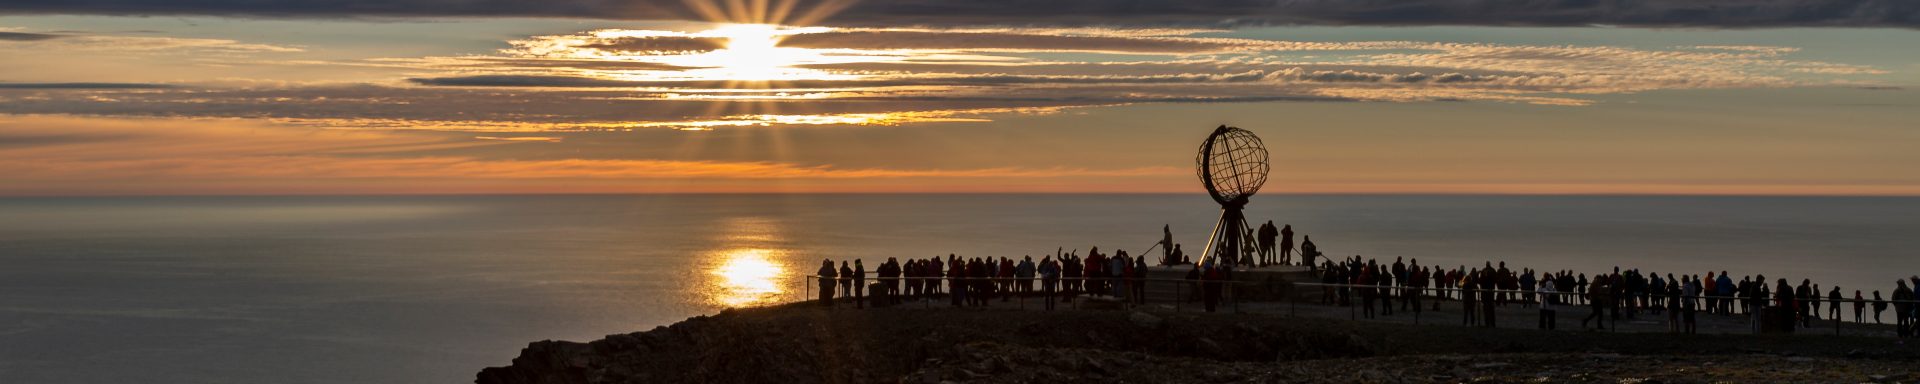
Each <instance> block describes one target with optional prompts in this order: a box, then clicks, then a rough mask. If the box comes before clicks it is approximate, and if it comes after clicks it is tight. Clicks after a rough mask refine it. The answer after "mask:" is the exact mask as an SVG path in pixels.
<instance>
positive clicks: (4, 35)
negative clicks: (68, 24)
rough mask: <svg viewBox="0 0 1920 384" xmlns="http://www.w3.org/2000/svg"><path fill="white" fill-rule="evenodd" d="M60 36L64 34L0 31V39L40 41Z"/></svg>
mask: <svg viewBox="0 0 1920 384" xmlns="http://www.w3.org/2000/svg"><path fill="white" fill-rule="evenodd" d="M62 37H66V35H51V34H45V33H30V32H7V31H0V41H41V40H53V39H58V38H62Z"/></svg>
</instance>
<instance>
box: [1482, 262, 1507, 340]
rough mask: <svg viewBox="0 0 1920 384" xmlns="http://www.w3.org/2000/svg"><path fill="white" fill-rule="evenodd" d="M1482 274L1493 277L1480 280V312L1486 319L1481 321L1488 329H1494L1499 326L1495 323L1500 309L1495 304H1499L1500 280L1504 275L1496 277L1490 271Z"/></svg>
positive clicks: (1484, 271)
mask: <svg viewBox="0 0 1920 384" xmlns="http://www.w3.org/2000/svg"><path fill="white" fill-rule="evenodd" d="M1503 268H1504V267H1503ZM1480 273H1483V274H1487V275H1491V276H1482V278H1481V279H1480V312H1481V313H1483V316H1484V317H1485V318H1484V319H1481V321H1482V322H1485V323H1486V324H1485V326H1486V327H1487V328H1494V327H1497V326H1498V323H1497V322H1495V321H1494V320H1495V318H1494V315H1497V314H1498V313H1497V312H1496V311H1498V310H1499V309H1500V308H1499V307H1498V306H1496V305H1494V304H1496V303H1498V301H1497V300H1498V299H1497V298H1498V293H1499V292H1498V289H1499V284H1500V280H1499V279H1500V277H1501V276H1502V275H1504V274H1502V275H1494V273H1495V272H1494V271H1489V270H1481V271H1480Z"/></svg>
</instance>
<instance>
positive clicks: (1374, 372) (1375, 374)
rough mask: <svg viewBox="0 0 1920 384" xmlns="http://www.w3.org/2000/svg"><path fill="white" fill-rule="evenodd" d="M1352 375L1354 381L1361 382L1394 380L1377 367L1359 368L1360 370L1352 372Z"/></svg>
mask: <svg viewBox="0 0 1920 384" xmlns="http://www.w3.org/2000/svg"><path fill="white" fill-rule="evenodd" d="M1353 376H1354V377H1353V378H1354V379H1355V380H1354V381H1356V382H1361V383H1386V382H1392V381H1394V380H1393V376H1392V375H1388V374H1387V373H1386V372H1381V371H1380V370H1378V369H1363V370H1360V372H1356V373H1354V375H1353Z"/></svg>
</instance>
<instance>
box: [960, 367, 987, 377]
mask: <svg viewBox="0 0 1920 384" xmlns="http://www.w3.org/2000/svg"><path fill="white" fill-rule="evenodd" d="M959 371H960V375H962V376H966V377H967V378H969V379H984V378H987V375H984V374H980V373H975V372H973V371H969V370H967V369H966V368H960V369H959Z"/></svg>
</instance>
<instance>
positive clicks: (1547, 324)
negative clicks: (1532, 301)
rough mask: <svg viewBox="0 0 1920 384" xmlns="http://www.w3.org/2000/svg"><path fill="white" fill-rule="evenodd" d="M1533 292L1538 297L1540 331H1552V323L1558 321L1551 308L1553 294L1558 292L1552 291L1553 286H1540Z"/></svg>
mask: <svg viewBox="0 0 1920 384" xmlns="http://www.w3.org/2000/svg"><path fill="white" fill-rule="evenodd" d="M1534 292H1535V293H1538V295H1537V296H1539V299H1540V329H1545V330H1549V331H1551V330H1553V329H1554V326H1555V324H1554V323H1555V322H1556V321H1557V320H1558V319H1557V317H1559V316H1557V315H1558V313H1555V312H1554V308H1553V304H1554V303H1553V300H1554V294H1556V293H1559V292H1558V291H1555V290H1554V289H1553V284H1540V287H1539V288H1536V289H1535V291H1534Z"/></svg>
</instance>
